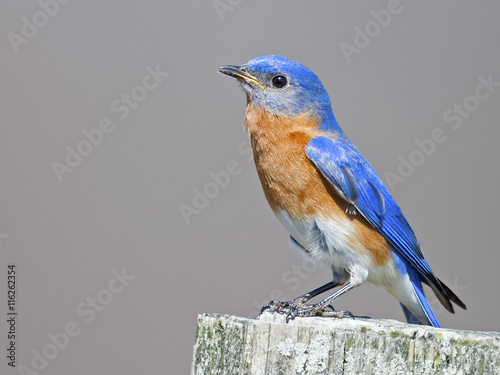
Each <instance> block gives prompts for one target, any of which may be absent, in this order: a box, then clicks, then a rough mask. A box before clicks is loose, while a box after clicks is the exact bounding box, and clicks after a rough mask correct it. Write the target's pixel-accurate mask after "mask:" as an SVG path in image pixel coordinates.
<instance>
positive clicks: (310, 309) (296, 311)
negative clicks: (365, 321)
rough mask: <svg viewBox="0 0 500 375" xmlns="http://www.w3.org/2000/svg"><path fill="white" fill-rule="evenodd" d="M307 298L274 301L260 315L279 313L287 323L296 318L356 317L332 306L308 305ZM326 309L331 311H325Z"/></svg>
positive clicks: (264, 307) (263, 308)
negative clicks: (284, 316) (283, 315)
mask: <svg viewBox="0 0 500 375" xmlns="http://www.w3.org/2000/svg"><path fill="white" fill-rule="evenodd" d="M306 301H307V300H306V299H305V298H301V297H299V298H296V299H293V300H291V301H286V302H281V301H277V300H273V301H271V302H269V303H268V304H267V305H265V306H263V307H262V309H261V311H260V313H261V314H262V313H263V312H264V311H266V310H268V311H269V312H277V313H279V314H285V315H286V322H287V323H288V322H289V321H290V320H293V319H295V318H296V317H311V316H325V317H332V318H339V319H341V318H354V315H353V314H352V313H351V312H349V311H342V310H341V311H337V310H335V309H334V308H333V306H332V305H325V304H322V303H321V302H320V303H316V304H313V305H307V304H306V303H305V302H306ZM326 309H329V310H327V311H325V310H326Z"/></svg>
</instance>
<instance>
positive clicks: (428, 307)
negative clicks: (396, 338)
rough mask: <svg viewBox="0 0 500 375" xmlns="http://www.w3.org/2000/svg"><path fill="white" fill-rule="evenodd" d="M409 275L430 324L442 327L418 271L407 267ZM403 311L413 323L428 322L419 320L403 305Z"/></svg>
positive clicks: (408, 320)
mask: <svg viewBox="0 0 500 375" xmlns="http://www.w3.org/2000/svg"><path fill="white" fill-rule="evenodd" d="M407 272H408V276H409V277H410V281H411V284H412V286H413V290H415V294H416V295H417V298H418V301H419V302H420V306H421V307H422V309H423V310H424V312H425V315H426V316H427V318H428V319H429V324H430V325H432V326H433V327H437V328H441V325H440V324H439V322H438V320H437V317H436V315H435V314H434V311H432V308H431V305H430V304H429V301H427V298H426V297H425V294H424V290H423V288H422V282H421V281H420V277H419V275H418V273H417V272H416V271H415V270H414V269H413V268H412V267H408V268H407ZM401 306H402V308H403V312H404V314H405V317H406V320H407V322H408V323H412V324H425V323H426V322H419V320H418V319H417V318H416V317H415V316H414V315H413V314H412V313H411V312H410V311H409V310H408V309H407V308H406V307H404V306H403V305H401Z"/></svg>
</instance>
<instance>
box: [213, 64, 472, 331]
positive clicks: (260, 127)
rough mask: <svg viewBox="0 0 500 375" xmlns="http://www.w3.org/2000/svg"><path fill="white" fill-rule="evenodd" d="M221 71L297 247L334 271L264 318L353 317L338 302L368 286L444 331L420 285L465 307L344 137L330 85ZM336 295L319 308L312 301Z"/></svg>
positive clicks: (304, 75) (285, 69)
mask: <svg viewBox="0 0 500 375" xmlns="http://www.w3.org/2000/svg"><path fill="white" fill-rule="evenodd" d="M219 72H220V73H222V74H225V75H227V76H230V77H232V78H235V79H236V80H237V82H238V83H239V86H240V87H241V88H242V89H243V91H244V93H245V94H246V99H247V106H246V113H245V119H244V128H245V130H246V131H247V132H248V134H249V137H250V142H251V146H252V150H253V158H254V162H255V166H256V169H257V174H258V176H259V179H260V182H261V185H262V188H263V190H264V195H265V197H266V199H267V202H268V204H269V206H270V207H271V209H272V211H273V212H274V214H275V215H276V217H277V218H278V220H279V221H280V222H281V224H282V225H283V226H284V227H285V228H286V229H287V231H288V232H289V234H290V244H291V246H292V247H294V248H296V249H298V250H299V251H300V252H303V253H305V254H306V255H307V256H309V257H310V258H312V259H313V260H315V261H317V262H319V263H321V264H325V265H327V266H328V267H329V268H331V271H332V279H331V281H329V282H328V283H326V284H325V285H322V286H320V287H319V288H316V289H315V290H313V291H311V292H309V293H306V294H303V295H301V296H299V297H297V298H295V299H293V300H290V301H283V302H282V301H277V300H273V301H271V302H270V303H269V304H267V305H265V306H264V307H263V309H262V310H263V311H264V310H270V311H275V312H278V313H283V314H286V316H287V322H288V321H289V320H290V319H294V318H296V317H307V316H317V315H325V316H337V317H346V316H351V317H352V314H351V313H349V312H346V311H336V310H335V309H333V307H332V303H333V301H334V300H336V299H337V298H338V297H339V296H341V295H343V294H344V293H346V292H348V291H350V290H352V289H354V288H356V287H357V286H360V285H362V284H364V283H365V282H370V283H372V284H374V285H376V286H378V287H382V288H384V289H385V290H387V291H388V292H389V293H390V294H391V295H392V296H393V297H395V298H396V299H397V300H398V301H399V302H400V305H401V307H402V309H403V313H404V315H405V318H406V321H407V322H408V323H411V324H421V325H429V326H434V327H440V324H439V321H438V319H437V317H436V315H435V313H434V312H433V310H432V308H431V306H430V304H429V301H428V300H427V298H426V296H425V294H424V289H423V286H422V284H426V285H427V286H429V287H430V288H431V290H432V291H433V292H434V294H435V295H436V297H437V298H438V300H439V301H440V302H441V304H442V305H443V306H444V307H445V308H446V309H447V310H448V311H449V312H451V313H454V308H453V304H455V305H457V306H459V307H461V308H463V309H466V306H465V304H464V303H463V302H462V301H461V300H460V299H459V298H458V297H457V296H456V295H455V293H453V292H452V291H451V290H450V288H448V287H447V286H446V285H445V284H444V283H443V282H442V281H441V280H440V279H438V278H437V277H436V276H435V274H434V272H433V271H432V270H431V268H430V266H429V264H428V263H427V261H426V260H425V258H424V254H423V252H422V249H421V246H420V244H419V242H418V240H417V238H416V236H415V233H414V231H413V230H412V228H411V226H410V224H409V223H408V221H407V220H406V218H405V216H404V215H403V213H402V211H401V209H400V207H399V206H398V205H397V203H396V201H395V200H394V198H393V197H392V196H391V194H390V192H389V191H388V189H387V188H386V186H385V185H384V183H383V181H382V180H381V178H380V177H379V175H378V174H377V172H376V171H375V169H374V168H373V167H372V166H371V164H370V163H369V162H368V161H367V159H366V158H365V157H364V156H363V154H362V153H361V152H360V151H359V150H358V149H357V148H356V146H355V145H354V144H353V143H352V142H351V141H350V140H349V139H348V137H347V136H346V134H345V133H344V132H343V130H342V129H341V127H340V125H339V123H338V121H337V119H336V118H335V116H334V114H333V110H332V105H331V101H330V97H329V95H328V93H327V91H326V89H325V87H324V86H323V84H322V83H321V81H320V79H319V78H318V77H317V76H316V75H315V74H314V73H313V72H312V71H311V70H310V69H309V68H307V67H306V66H305V65H302V64H300V63H298V62H295V61H293V60H290V59H288V58H286V57H282V56H278V55H267V56H260V57H256V58H254V59H252V60H250V61H248V62H247V63H246V64H243V65H224V66H221V67H220V68H219ZM336 287H338V289H337V290H336V291H335V292H333V293H332V294H331V295H329V296H328V297H327V298H324V299H323V300H321V301H320V302H317V303H311V304H308V303H307V302H308V301H309V300H310V299H312V298H313V297H315V296H318V295H320V294H322V293H325V292H327V291H329V290H331V289H334V288H336ZM452 303H453V304H452ZM330 310H331V312H330Z"/></svg>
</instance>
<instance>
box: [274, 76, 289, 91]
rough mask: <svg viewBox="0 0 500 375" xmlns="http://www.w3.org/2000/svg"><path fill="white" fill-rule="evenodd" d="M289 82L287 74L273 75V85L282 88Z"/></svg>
mask: <svg viewBox="0 0 500 375" xmlns="http://www.w3.org/2000/svg"><path fill="white" fill-rule="evenodd" d="M287 83H288V81H287V79H286V77H285V76H281V75H277V76H274V77H273V86H274V87H276V88H278V89H280V88H282V87H285V86H286V84H287Z"/></svg>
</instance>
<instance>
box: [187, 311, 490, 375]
mask: <svg viewBox="0 0 500 375" xmlns="http://www.w3.org/2000/svg"><path fill="white" fill-rule="evenodd" d="M499 348H500V333H498V332H476V331H461V330H452V329H438V328H433V327H427V326H417V325H412V324H405V323H401V322H398V321H395V320H375V319H364V318H355V319H352V318H344V319H335V318H324V317H314V318H295V319H294V320H292V321H290V322H289V323H286V322H285V317H284V316H283V315H280V314H272V313H268V312H266V313H264V314H263V315H262V316H261V317H260V318H259V319H258V320H256V319H246V318H239V317H235V316H228V315H217V314H212V315H200V316H199V317H198V330H197V333H196V343H195V345H194V351H193V363H192V368H191V374H192V375H202V374H207V375H216V374H228V375H261V374H262V375H278V374H283V375H289V374H301V375H306V374H314V375H318V374H356V375H358V374H390V375H393V374H405V375H406V374H463V375H470V374H481V375H482V374H500V349H499Z"/></svg>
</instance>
